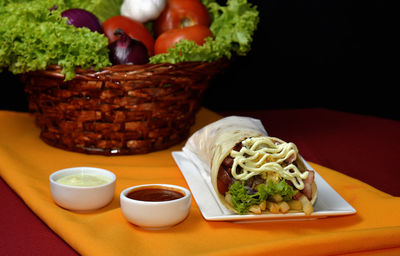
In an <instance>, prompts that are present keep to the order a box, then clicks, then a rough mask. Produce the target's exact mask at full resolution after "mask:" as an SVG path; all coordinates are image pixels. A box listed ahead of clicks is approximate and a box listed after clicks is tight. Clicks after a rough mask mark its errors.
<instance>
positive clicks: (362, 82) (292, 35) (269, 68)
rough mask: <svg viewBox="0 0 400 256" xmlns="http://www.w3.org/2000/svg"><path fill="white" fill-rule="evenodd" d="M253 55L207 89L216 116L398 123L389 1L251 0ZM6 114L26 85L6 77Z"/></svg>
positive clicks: (0, 97) (2, 98)
mask: <svg viewBox="0 0 400 256" xmlns="http://www.w3.org/2000/svg"><path fill="white" fill-rule="evenodd" d="M249 2H251V3H254V4H256V5H257V6H258V10H259V12H260V23H259V26H258V30H257V32H256V34H255V36H254V42H253V47H252V50H251V52H250V53H249V54H248V55H247V56H246V57H237V58H235V59H233V60H232V61H231V64H230V67H229V68H228V70H227V71H226V72H225V73H223V74H221V75H218V76H217V77H216V78H215V79H214V80H213V81H212V83H211V85H210V88H209V89H208V90H207V92H206V94H205V97H204V103H203V105H204V106H205V107H208V108H210V109H212V110H215V111H225V110H256V109H282V108H308V107H324V108H329V109H335V110H340V111H346V112H354V113H360V114H368V115H375V116H381V117H385V118H391V119H396V120H398V119H399V117H400V116H399V111H398V109H399V107H398V97H397V95H398V92H397V90H396V87H397V86H398V83H399V79H398V78H397V73H398V68H397V67H396V65H398V64H397V63H398V58H397V54H396V52H397V49H396V47H397V43H396V41H395V38H396V37H395V36H396V34H397V33H398V28H394V27H395V26H394V16H392V15H391V11H390V9H391V7H390V6H388V4H387V3H388V2H386V1H380V0H375V1H371V0H368V1H351V0H347V1H342V0H298V1H291V0H253V1H251V0H249ZM0 88H1V93H0V108H1V109H10V110H17V111H26V110H27V102H26V99H25V95H24V93H23V85H22V84H21V83H20V82H19V80H18V77H17V76H14V75H12V74H10V73H9V72H7V71H5V72H3V73H1V75H0Z"/></svg>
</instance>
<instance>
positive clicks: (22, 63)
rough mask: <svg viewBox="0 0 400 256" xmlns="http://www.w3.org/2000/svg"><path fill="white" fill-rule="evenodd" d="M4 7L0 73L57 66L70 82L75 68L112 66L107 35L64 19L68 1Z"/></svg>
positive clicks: (0, 13) (42, 0)
mask: <svg viewBox="0 0 400 256" xmlns="http://www.w3.org/2000/svg"><path fill="white" fill-rule="evenodd" d="M1 4H2V5H1V6H0V41H1V42H2V43H1V45H0V71H1V70H2V69H5V68H8V69H9V70H10V71H11V72H12V73H14V74H21V73H25V72H28V71H34V70H41V69H45V68H46V67H47V66H48V65H52V64H56V65H59V66H61V67H62V68H63V70H62V73H63V74H64V75H65V79H66V80H69V79H72V78H73V77H74V76H75V67H82V68H85V69H86V68H90V67H93V68H94V69H95V70H97V69H99V68H102V67H106V66H110V65H111V63H110V61H109V58H108V48H107V46H108V40H107V38H106V37H105V36H104V35H100V34H98V33H93V32H91V31H90V30H89V29H87V28H76V27H74V26H70V25H67V23H66V19H65V18H62V17H61V12H62V11H63V10H65V9H67V8H68V7H69V6H68V5H67V4H66V2H64V1H62V0H32V1H22V0H20V1H12V2H11V1H10V2H8V1H4V0H3V2H1ZM54 6H57V8H56V9H55V10H52V11H50V9H51V8H52V7H54Z"/></svg>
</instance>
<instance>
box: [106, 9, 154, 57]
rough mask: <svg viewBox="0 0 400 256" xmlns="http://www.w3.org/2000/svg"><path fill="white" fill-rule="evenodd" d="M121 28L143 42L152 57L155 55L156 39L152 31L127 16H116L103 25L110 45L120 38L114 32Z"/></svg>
mask: <svg viewBox="0 0 400 256" xmlns="http://www.w3.org/2000/svg"><path fill="white" fill-rule="evenodd" d="M117 28H120V29H122V30H123V31H124V32H125V33H126V34H128V35H129V36H130V37H132V38H134V39H136V40H138V41H140V42H142V43H143V44H144V45H145V46H146V48H147V51H148V53H149V56H152V55H153V53H154V38H153V35H152V34H151V33H150V31H149V30H148V29H147V28H146V27H145V26H144V25H143V24H142V23H140V22H138V21H135V20H133V19H130V18H128V17H125V16H114V17H111V18H109V19H108V20H106V21H105V22H104V23H103V29H104V34H105V35H106V36H107V38H108V40H109V42H110V43H112V42H114V41H115V40H117V39H118V38H119V37H118V36H115V35H114V31H115V30H116V29H117Z"/></svg>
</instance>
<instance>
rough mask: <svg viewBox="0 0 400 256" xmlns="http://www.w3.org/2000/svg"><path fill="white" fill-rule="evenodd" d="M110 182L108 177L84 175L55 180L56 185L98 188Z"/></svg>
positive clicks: (73, 175) (79, 174) (72, 175)
mask: <svg viewBox="0 0 400 256" xmlns="http://www.w3.org/2000/svg"><path fill="white" fill-rule="evenodd" d="M110 181H111V179H110V178H109V177H106V176H103V175H96V174H86V173H77V174H71V175H67V176H64V177H61V178H59V179H57V180H56V182H57V183H60V184H64V185H69V186H77V187H93V186H100V185H104V184H106V183H108V182H110Z"/></svg>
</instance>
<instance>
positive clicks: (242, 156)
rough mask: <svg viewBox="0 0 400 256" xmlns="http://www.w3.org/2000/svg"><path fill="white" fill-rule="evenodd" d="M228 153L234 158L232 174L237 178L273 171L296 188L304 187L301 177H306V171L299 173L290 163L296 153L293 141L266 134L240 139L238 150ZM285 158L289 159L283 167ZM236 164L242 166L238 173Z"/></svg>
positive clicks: (243, 178)
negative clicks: (285, 140)
mask: <svg viewBox="0 0 400 256" xmlns="http://www.w3.org/2000/svg"><path fill="white" fill-rule="evenodd" d="M230 155H231V157H233V159H234V160H233V165H232V176H233V177H234V178H235V179H237V180H247V179H249V178H251V177H253V176H255V175H259V174H262V173H264V172H265V173H267V172H275V173H278V174H279V175H280V176H281V177H282V178H284V179H286V180H290V181H291V182H292V183H293V185H294V186H295V187H296V188H297V189H299V190H302V189H304V182H303V179H306V178H307V176H308V171H305V172H303V173H301V172H300V170H299V169H298V168H297V167H296V166H295V165H294V164H293V163H292V162H293V161H294V160H295V159H296V157H297V155H298V150H297V147H296V145H295V144H294V143H291V142H290V143H287V142H284V141H283V140H280V139H278V138H273V137H266V136H263V137H256V138H248V139H245V140H244V141H242V148H241V149H240V151H239V152H238V151H236V150H232V151H231V154H230ZM290 158H292V159H290ZM287 159H290V160H291V161H289V162H290V163H288V164H287V165H286V166H284V167H283V166H282V163H284V162H285V160H287ZM237 166H240V167H241V168H242V170H241V171H240V173H237Z"/></svg>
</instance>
